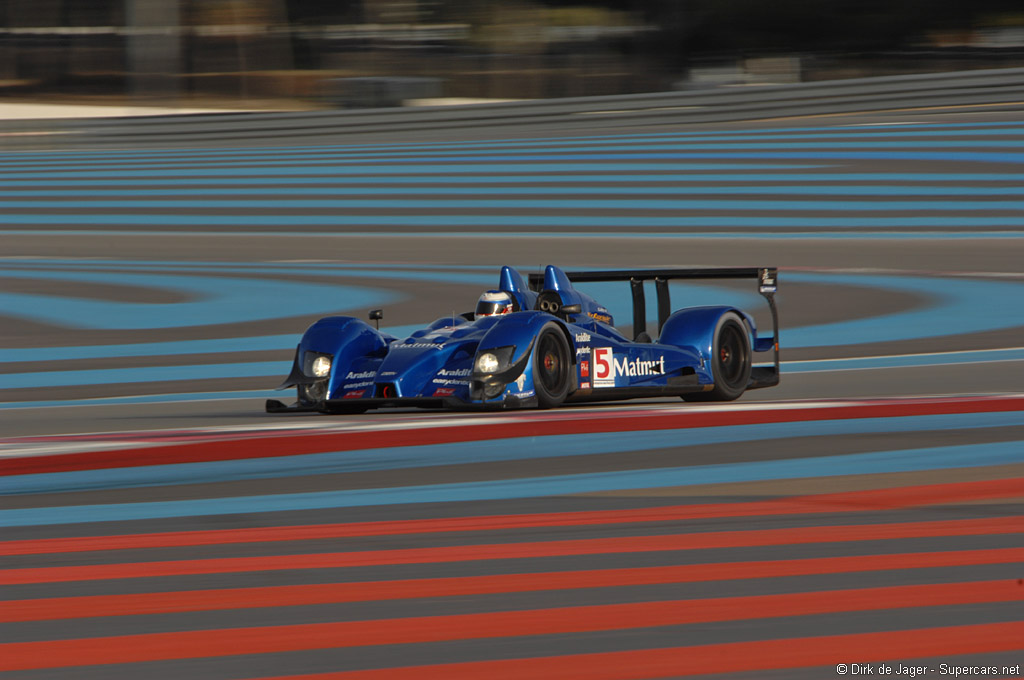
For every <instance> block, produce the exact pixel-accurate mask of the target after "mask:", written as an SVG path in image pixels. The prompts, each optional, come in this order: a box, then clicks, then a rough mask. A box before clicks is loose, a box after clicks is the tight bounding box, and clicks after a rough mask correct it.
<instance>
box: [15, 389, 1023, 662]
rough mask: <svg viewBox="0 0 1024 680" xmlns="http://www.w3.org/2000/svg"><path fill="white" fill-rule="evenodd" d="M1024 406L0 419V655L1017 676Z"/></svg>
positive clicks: (993, 402)
mask: <svg viewBox="0 0 1024 680" xmlns="http://www.w3.org/2000/svg"><path fill="white" fill-rule="evenodd" d="M1022 414H1024V398H1022V397H1020V396H1009V397H991V398H974V399H962V398H961V399H899V400H888V401H862V402H850V401H848V402H816V403H789V404H785V403H783V404H775V405H771V406H769V405H762V406H755V407H750V406H747V407H743V406H735V405H734V406H728V407H710V406H707V407H694V408H677V409H674V410H664V409H661V410H655V409H609V410H603V411H600V412H592V411H587V410H583V411H576V412H552V413H545V414H536V413H529V414H521V415H515V416H511V417H503V418H495V417H494V416H488V415H486V414H481V415H477V416H460V417H447V418H444V419H432V420H431V419H422V420H413V421H410V422H407V423H404V424H402V425H401V426H397V427H396V426H395V424H394V423H393V422H392V423H384V424H379V425H377V426H371V425H367V424H365V423H364V424H358V423H349V424H344V423H339V424H333V425H323V424H317V425H312V426H311V425H305V426H303V427H293V428H289V429H284V428H282V429H280V430H277V431H261V432H256V431H244V430H238V431H225V430H222V429H211V430H195V431H192V432H178V433H175V432H170V431H163V432H156V431H154V432H150V433H145V432H134V433H126V434H125V435H123V436H121V437H117V436H111V435H106V436H105V437H103V438H98V437H74V436H62V437H44V438H24V439H22V440H20V441H17V442H14V441H6V442H5V443H4V444H5V449H4V451H5V455H4V456H3V457H2V458H0V485H3V487H4V488H5V490H6V491H7V493H6V494H5V495H4V497H3V504H2V507H0V536H2V540H0V555H2V556H3V557H2V562H0V563H2V568H0V599H2V605H0V673H2V674H3V676H4V678H5V680H6V679H7V678H10V679H11V680H29V679H33V680H35V679H41V678H47V679H48V680H53V679H55V680H61V679H64V678H82V677H104V678H141V677H145V678H152V679H155V680H159V679H162V678H168V679H170V678H181V677H186V676H189V677H202V678H208V679H211V680H219V679H224V680H229V679H230V680H240V679H243V678H250V679H253V680H255V679H266V680H270V679H271V678H273V679H281V678H303V679H308V680H314V679H315V680H326V679H328V678H331V679H342V678H345V679H348V678H417V679H419V678H445V679H448V678H467V679H468V678H473V679H476V678H482V677H487V678H524V677H537V678H588V679H589V678H607V679H618V678H622V679H626V678H676V677H694V676H705V675H711V674H716V677H717V674H722V675H721V677H725V678H730V679H732V678H735V679H737V680H739V679H740V678H744V679H745V678H755V677H756V678H775V677H779V678H781V677H786V678H796V679H801V678H808V679H809V678H823V677H835V676H836V675H837V674H839V673H841V672H845V673H847V674H849V673H851V672H853V673H867V671H866V669H867V668H871V669H872V674H874V675H881V674H883V673H882V670H883V669H884V667H885V666H886V665H888V666H890V668H891V669H893V670H891V671H890V672H891V674H896V670H895V669H896V668H897V667H899V668H902V669H904V670H903V671H902V673H903V674H907V673H909V672H910V670H909V669H911V668H914V669H920V668H926V669H928V671H923V670H917V671H915V673H916V674H922V673H926V672H927V673H928V674H930V675H933V676H939V675H946V676H952V674H953V673H954V672H956V671H957V669H960V670H959V675H961V676H962V675H966V674H970V673H972V671H970V670H967V671H964V670H963V669H965V668H966V669H972V668H981V667H984V668H995V669H996V670H994V671H991V672H989V673H986V675H989V676H994V677H1019V676H1020V674H1021V665H1020V664H1022V663H1024V615H1022V612H1024V586H1022V581H1021V578H1022V577H1024V573H1022V572H1021V564H1022V563H1024V515H1022V513H1021V503H1022V502H1024V491H1022V490H1024V416H1022ZM638 431H642V432H643V433H644V434H643V436H642V437H641V438H638V435H637V432H638ZM837 435H842V436H837ZM935 435H941V436H940V439H939V441H941V442H942V443H941V444H939V445H935V443H934V442H935V439H934V437H935ZM926 438H928V441H925V440H926ZM97 440H99V441H97ZM97 443H98V444H99V446H97ZM769 452H771V453H769ZM854 666H855V667H856V670H852V669H853V668H854ZM840 668H842V669H844V670H843V671H840V670H839V669H840ZM973 674H974V675H978V671H976V670H975V671H973Z"/></svg>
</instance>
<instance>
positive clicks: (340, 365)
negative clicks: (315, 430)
mask: <svg viewBox="0 0 1024 680" xmlns="http://www.w3.org/2000/svg"><path fill="white" fill-rule="evenodd" d="M776 275H777V270H776V269H770V268H750V269H736V268H732V269H658V270H640V271H589V272H573V273H566V272H563V271H562V270H561V269H559V268H558V267H554V266H548V267H547V268H546V270H545V271H544V274H543V275H541V274H531V275H530V277H529V282H530V285H529V287H527V286H526V285H524V283H523V278H522V276H521V275H520V274H519V272H517V271H516V270H515V269H513V268H512V267H503V268H502V269H501V275H500V278H499V282H498V289H497V290H493V291H488V292H487V293H485V294H484V295H483V297H481V298H480V302H479V304H478V306H477V310H476V311H475V312H473V313H467V314H463V315H461V316H455V317H446V318H443V319H438V320H437V321H435V322H433V323H432V324H430V325H429V326H427V327H426V328H423V329H422V330H418V331H416V332H414V333H413V334H412V335H410V336H409V337H407V338H405V339H400V338H396V337H394V336H392V335H389V334H388V333H384V332H381V331H379V330H378V329H376V328H374V327H373V326H371V325H369V324H368V323H366V322H364V321H362V320H361V319H356V318H353V317H348V316H332V317H327V318H324V319H321V320H319V321H317V322H316V323H314V324H313V325H312V326H310V327H309V328H308V329H307V330H306V332H305V334H304V335H303V336H302V341H301V342H300V343H299V346H298V348H297V349H296V352H295V361H294V363H293V365H292V370H291V373H290V375H289V376H288V377H287V378H286V379H285V381H284V382H283V383H282V384H281V385H280V387H279V388H278V389H285V388H289V387H295V388H296V390H297V393H298V401H297V402H296V403H295V404H294V405H292V406H286V405H285V404H283V403H282V402H280V401H277V400H268V401H267V404H266V409H267V411H268V412H271V413H281V412H294V411H321V412H325V413H362V412H364V411H366V410H367V409H371V408H381V407H395V406H418V407H426V408H462V409H465V408H499V409H500V408H531V407H539V408H551V407H555V406H559V405H560V404H562V403H572V402H585V401H604V400H612V399H631V398H637V397H661V396H679V397H682V398H683V399H685V400H687V401H729V400H733V399H736V398H737V397H739V396H740V395H741V394H743V392H744V391H745V390H748V389H754V388H759V387H770V386H772V385H776V384H778V382H779V344H778V314H777V311H776V308H775V299H774V295H775V291H776ZM736 278H752V279H756V280H757V281H758V290H759V292H760V293H761V295H762V296H763V297H764V298H765V299H766V300H767V301H768V305H769V307H770V309H771V318H772V334H771V335H768V336H761V335H758V333H757V329H756V327H755V324H754V319H753V317H751V316H750V315H749V314H747V313H745V312H742V311H740V310H739V309H736V308H734V307H729V306H706V307H688V308H685V309H680V310H677V311H675V312H672V311H671V307H670V303H669V286H668V282H669V281H670V280H672V279H736ZM651 280H653V281H654V285H655V288H656V291H657V297H658V330H659V334H658V337H657V339H652V338H651V337H650V335H649V334H648V333H647V330H646V326H647V320H646V307H645V300H644V281H651ZM594 281H623V282H627V281H628V282H629V284H630V287H631V289H632V297H633V338H632V340H631V339H629V338H627V337H626V336H625V335H623V334H622V333H621V332H619V331H618V330H616V328H615V327H614V322H613V320H612V315H611V314H610V313H609V311H608V310H607V309H606V308H605V307H604V306H603V305H601V304H600V303H599V302H597V301H596V300H594V299H593V298H592V297H590V296H589V295H586V294H585V293H583V292H581V291H578V290H576V288H575V287H574V286H573V284H574V283H582V282H594ZM380 318H382V312H381V310H374V311H372V312H370V320H371V321H372V320H378V321H379V319H380ZM754 353H770V356H771V359H770V362H771V363H767V364H766V365H765V364H762V365H757V366H755V365H754V364H753V355H754ZM766 358H767V357H766Z"/></svg>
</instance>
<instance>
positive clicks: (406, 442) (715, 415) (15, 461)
mask: <svg viewBox="0 0 1024 680" xmlns="http://www.w3.org/2000/svg"><path fill="white" fill-rule="evenodd" d="M1007 411H1024V398H1022V397H988V398H976V397H971V398H957V399H932V400H927V399H926V400H890V401H877V402H871V403H866V404H865V403H856V404H852V405H843V406H825V407H822V406H813V407H800V406H794V407H792V408H778V409H775V408H773V409H750V410H737V411H698V410H694V411H689V412H687V411H680V412H675V413H667V414H666V413H650V412H643V411H641V412H637V413H635V414H631V415H623V416H621V417H609V416H608V415H607V414H602V413H596V414H587V415H585V416H581V417H577V418H572V419H564V418H559V419H544V418H530V419H518V420H515V419H509V421H508V422H507V423H504V424H503V425H502V427H500V428H495V427H494V426H493V424H488V425H472V424H470V425H465V426H455V427H423V428H414V429H397V430H374V431H358V432H341V433H327V434H301V435H295V434H292V435H279V434H276V433H274V434H270V435H268V436H266V437H263V438H260V439H252V438H249V437H245V438H240V439H238V440H233V441H215V442H194V443H186V444H178V445H169V446H152V447H145V448H141V449H118V450H113V451H87V452H81V453H73V454H55V455H44V456H28V457H20V458H7V459H4V460H0V475H17V474H34V473H43V472H67V471H71V470H90V469H100V468H114V467H137V466H147V465H168V464H174V463H197V462H203V461H211V460H239V459H248V458H267V457H278V456H282V455H302V454H309V453H326V452H331V451H352V450H357V449H375V448H381V447H392V446H416V445H427V444H445V443H453V442H468V441H485V440H493V439H496V438H512V437H523V436H548V435H564V434H578V433H584V432H589V433H593V432H631V431H634V430H639V429H642V430H671V429H686V428H693V427H722V426H733V425H754V424H762V423H788V422H798V421H817V420H847V419H857V418H892V417H903V416H919V415H942V414H952V413H988V412H1007Z"/></svg>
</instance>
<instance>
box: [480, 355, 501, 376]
mask: <svg viewBox="0 0 1024 680" xmlns="http://www.w3.org/2000/svg"><path fill="white" fill-rule="evenodd" d="M500 365H501V364H499V363H498V357H496V356H494V355H493V354H492V353H490V352H485V353H483V354H481V355H480V356H479V357H477V360H476V370H477V371H479V372H480V373H494V372H495V371H497V370H498V366H500Z"/></svg>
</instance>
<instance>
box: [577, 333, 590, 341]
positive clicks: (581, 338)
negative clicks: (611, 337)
mask: <svg viewBox="0 0 1024 680" xmlns="http://www.w3.org/2000/svg"><path fill="white" fill-rule="evenodd" d="M576 342H590V333H577V334H576Z"/></svg>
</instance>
